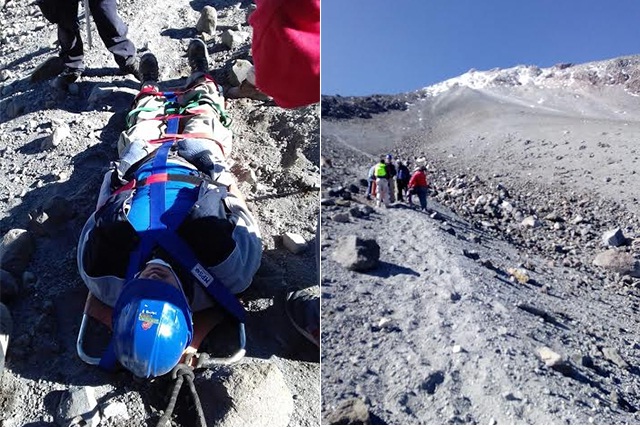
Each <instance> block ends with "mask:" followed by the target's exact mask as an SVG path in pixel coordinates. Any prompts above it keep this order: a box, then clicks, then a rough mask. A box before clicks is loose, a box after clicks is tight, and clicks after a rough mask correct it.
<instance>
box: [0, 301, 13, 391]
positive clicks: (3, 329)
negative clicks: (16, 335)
mask: <svg viewBox="0 0 640 427" xmlns="http://www.w3.org/2000/svg"><path fill="white" fill-rule="evenodd" d="M12 329H13V322H12V321H11V313H9V309H8V308H7V306H6V305H4V304H2V303H0V378H2V371H3V370H4V359H5V357H6V356H7V347H8V346H9V336H10V335H11V330H12Z"/></svg>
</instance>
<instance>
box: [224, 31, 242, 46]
mask: <svg viewBox="0 0 640 427" xmlns="http://www.w3.org/2000/svg"><path fill="white" fill-rule="evenodd" d="M248 37H249V34H248V33H245V32H244V31H233V30H225V31H224V32H223V33H222V36H221V39H222V44H223V45H225V46H226V47H227V48H229V49H235V48H237V47H238V46H240V45H241V44H242V43H244V42H245V40H247V38H248Z"/></svg>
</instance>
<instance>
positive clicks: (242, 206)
mask: <svg viewBox="0 0 640 427" xmlns="http://www.w3.org/2000/svg"><path fill="white" fill-rule="evenodd" d="M75 3H76V4H75V5H74V6H73V7H70V8H69V9H68V10H67V9H65V8H61V9H57V10H56V9H55V8H53V6H51V5H52V4H53V3H51V2H45V1H41V2H39V3H38V4H39V5H40V6H41V8H42V10H43V12H45V16H46V17H47V19H50V20H51V21H52V22H54V23H57V24H58V35H59V38H60V53H59V59H60V60H61V62H62V64H63V67H62V69H59V70H55V69H52V70H50V71H51V74H53V75H51V77H53V76H55V75H57V77H55V79H54V80H53V82H54V83H53V85H52V86H54V87H56V88H58V89H67V88H68V87H69V85H70V84H71V83H73V82H75V81H76V80H77V79H78V78H80V77H81V75H82V73H83V70H84V66H83V48H82V40H81V38H80V33H79V30H78V27H79V25H78V21H77V17H76V15H77V2H75ZM256 3H257V6H258V7H257V10H256V11H255V12H254V13H253V14H252V16H251V20H250V23H251V24H252V25H253V27H254V35H253V44H252V53H253V58H254V61H255V75H256V84H257V85H259V87H260V89H261V90H264V91H265V92H266V93H267V94H268V95H270V96H271V97H272V98H273V100H274V102H275V103H276V104H277V105H279V106H281V107H283V108H294V107H301V106H304V105H308V104H312V103H315V102H318V101H319V97H320V91H319V31H320V28H319V0H308V1H305V2H303V3H304V5H305V7H303V8H301V7H300V3H298V2H295V1H289V2H282V1H270V0H259V1H256ZM44 4H47V5H49V6H51V7H50V8H49V9H47V8H46V7H44V8H43V7H42V5H44ZM85 4H86V3H85ZM88 4H89V8H90V11H91V13H92V15H93V16H94V19H95V20H96V24H97V28H98V32H99V34H100V36H101V38H102V39H103V42H104V44H105V46H106V47H107V48H108V49H109V50H110V51H111V53H112V54H113V55H114V58H115V60H116V62H117V63H118V65H119V67H120V71H121V73H122V74H132V75H134V76H135V77H136V78H138V79H139V80H140V82H141V87H140V93H139V94H138V95H137V97H136V98H135V101H134V105H133V106H132V109H131V111H130V112H129V114H128V115H127V126H126V129H125V130H124V131H123V132H122V134H121V135H120V138H119V140H118V144H117V148H118V157H119V160H118V161H117V162H114V163H113V165H112V168H111V169H110V170H109V171H108V172H107V173H106V174H105V176H104V179H103V183H102V186H101V188H100V193H99V196H98V202H97V206H96V210H95V212H94V213H93V214H92V215H91V216H90V217H89V219H88V220H87V222H86V224H85V226H84V228H83V230H82V232H81V235H80V239H79V244H78V246H77V264H78V270H79V273H80V276H81V278H82V280H83V281H84V283H85V284H86V286H87V287H88V289H89V291H90V293H89V297H88V299H87V304H86V306H85V317H84V318H83V326H82V327H81V333H80V336H81V334H82V333H83V331H84V323H85V320H84V319H85V318H86V317H87V316H91V317H93V318H95V319H96V320H98V321H100V322H102V323H104V324H105V325H106V326H107V327H108V328H110V329H111V330H112V336H111V342H110V344H109V346H108V347H107V348H106V350H105V351H104V353H103V354H102V355H101V356H100V357H99V358H95V357H89V356H87V355H86V354H85V353H84V351H83V350H81V338H80V336H79V341H78V353H79V355H80V357H81V358H82V359H83V360H84V361H86V362H88V361H90V360H92V361H95V364H99V365H100V366H101V367H103V368H106V369H109V370H111V369H113V368H114V367H115V366H116V364H118V363H119V364H120V365H121V366H122V367H124V368H126V369H127V370H129V371H130V372H132V373H133V374H134V375H136V376H137V377H142V378H149V377H156V376H160V375H164V374H167V373H169V372H171V371H172V369H174V368H175V367H176V366H177V365H178V364H180V363H187V364H189V361H191V360H192V359H193V358H192V357H190V356H191V355H195V354H196V352H197V351H198V345H199V344H200V343H201V342H202V340H203V339H204V338H205V335H207V333H208V332H209V331H210V330H212V329H213V327H215V326H216V325H217V324H218V323H220V320H221V318H222V316H224V315H227V316H230V317H231V318H234V319H235V320H237V322H238V324H240V325H241V328H240V331H241V334H242V338H241V340H240V341H241V345H242V346H244V317H245V312H244V308H243V306H242V304H241V302H240V300H239V299H238V298H237V294H239V293H240V292H242V291H244V290H245V289H246V288H247V287H248V286H249V285H250V284H251V282H252V279H253V276H254V274H255V273H256V271H257V269H258V267H259V266H260V262H261V257H262V241H261V236H260V230H259V227H258V225H257V221H256V219H255V218H254V217H253V215H252V213H251V211H250V210H249V209H248V207H247V205H246V203H245V201H244V197H243V195H242V194H241V193H240V191H239V189H238V187H237V185H236V184H235V178H234V177H233V176H232V175H231V173H230V168H229V165H228V162H227V160H228V158H229V155H230V153H231V150H232V138H233V134H232V130H231V127H230V124H231V118H230V117H229V115H228V113H227V111H226V108H225V107H226V102H225V99H224V97H223V95H222V88H221V86H220V85H219V84H218V83H216V82H215V81H214V80H213V78H212V77H211V76H210V74H209V58H208V48H207V45H206V44H205V43H204V42H203V41H202V40H200V39H193V40H192V41H191V43H190V44H189V47H188V49H187V57H188V63H189V66H190V68H191V75H190V76H189V78H188V79H187V81H186V84H185V86H184V87H182V88H180V89H177V90H176V89H172V90H170V91H163V90H161V89H160V84H159V82H158V80H159V74H160V72H159V64H158V61H157V59H156V57H155V56H154V55H153V53H151V52H149V53H146V54H145V55H143V56H142V58H140V59H138V58H137V57H136V56H135V48H134V47H133V44H132V43H131V42H130V40H129V39H128V38H127V36H126V33H127V26H126V25H125V24H124V23H123V22H122V20H121V19H120V18H119V16H118V14H117V11H116V2H115V0H89V1H88ZM67 26H68V27H69V29H67ZM276 53H277V55H276ZM283 76H284V77H283ZM287 76H291V78H288V77H287ZM316 287H317V285H316ZM301 291H305V289H302V290H301ZM314 294H315V293H314V292H313V291H311V292H299V291H295V292H294V291H292V292H290V293H289V295H288V297H287V313H288V314H289V316H290V318H291V320H292V321H293V323H294V326H295V327H296V328H297V329H298V330H299V331H300V332H301V333H302V334H303V335H304V336H306V337H307V338H308V339H309V340H311V341H312V342H313V343H314V344H316V345H317V346H319V309H320V306H319V299H318V298H315V297H314ZM0 309H1V310H0V315H1V316H0V374H1V372H2V367H3V362H4V355H5V353H6V350H7V344H8V340H9V334H10V333H9V331H10V326H11V325H10V321H11V317H10V315H9V313H8V310H7V309H6V307H5V306H4V305H0ZM6 319H8V320H6ZM243 352H244V350H243ZM242 354H244V353H242ZM195 362H197V360H195V361H194V363H195ZM89 363H91V362H89Z"/></svg>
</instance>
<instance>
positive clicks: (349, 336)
mask: <svg viewBox="0 0 640 427" xmlns="http://www.w3.org/2000/svg"><path fill="white" fill-rule="evenodd" d="M636 62H637V59H635V58H631V59H629V58H627V59H625V58H623V59H621V60H620V61H619V60H611V61H604V62H602V63H595V64H585V65H581V66H575V68H574V67H569V68H565V69H563V70H560V71H562V72H565V73H568V72H569V71H566V70H571V68H574V70H573V71H576V70H577V71H581V70H582V71H584V70H589V69H592V68H593V69H602V70H612V69H616V64H627V65H628V66H629V67H631V65H630V64H635V63H636ZM627 65H625V66H627ZM507 71H508V70H507ZM560 71H559V72H558V75H559V76H562V75H563V74H562V73H561V72H560ZM577 71H576V73H577ZM582 71H581V72H582ZM491 73H493V74H492V75H493V76H501V75H505V74H507V75H509V74H510V73H511V74H513V73H512V72H504V73H503V71H502V70H494V71H492V72H491ZM516 74H518V73H516ZM534 74H535V73H534ZM518 75H520V74H518ZM577 75H578V77H579V75H580V74H579V73H577ZM630 75H631V74H630ZM548 79H551V80H553V77H549V78H548ZM548 79H546V80H544V82H545V83H548V85H544V86H543V85H542V83H539V84H538V85H536V84H534V83H526V84H520V83H523V82H524V79H522V80H517V81H515V80H513V79H498V80H496V79H493V80H491V79H489V78H487V79H484V80H482V81H483V82H484V83H483V84H469V85H463V84H458V85H453V84H451V85H444V84H443V85H439V86H438V85H437V86H436V88H427V89H424V90H422V91H419V92H417V93H414V94H404V95H402V96H401V97H400V98H398V99H406V98H407V97H411V96H415V97H416V98H415V100H414V101H412V102H409V104H408V106H407V109H406V110H405V111H385V112H381V113H379V114H375V115H372V116H371V118H369V119H362V118H358V117H351V118H349V119H340V120H338V119H336V118H335V117H332V116H324V115H323V120H322V146H323V157H325V158H327V159H329V160H330V164H331V166H332V167H328V166H325V167H323V171H322V172H323V174H322V180H323V189H325V193H324V194H323V197H324V198H325V202H324V203H325V206H323V210H322V230H323V236H322V242H321V244H322V248H323V255H322V274H323V282H322V286H323V341H322V364H323V366H322V383H323V388H322V393H323V400H322V414H323V419H325V420H332V419H336V417H337V416H338V418H339V416H340V415H345V411H346V410H345V406H344V403H345V402H346V401H349V400H350V399H357V400H359V401H361V402H363V404H364V405H365V407H366V408H367V409H368V410H369V416H370V417H371V419H372V420H376V421H378V422H384V423H388V424H443V423H481V424H493V423H500V424H503V423H530V424H560V423H562V424H564V423H581V424H587V423H611V424H617V423H637V422H638V418H637V417H638V415H637V414H638V408H639V405H640V388H639V387H638V385H639V384H640V382H638V374H639V371H638V366H639V365H640V353H638V348H639V344H638V341H637V332H638V330H639V327H640V324H638V309H639V307H640V305H639V304H640V292H638V286H639V285H640V282H638V279H637V273H635V275H636V277H632V275H629V274H628V272H627V273H624V274H619V273H616V272H614V271H612V270H607V269H603V268H600V267H598V266H595V265H594V264H593V261H594V259H595V258H596V256H597V255H598V254H601V253H602V252H603V251H605V250H606V249H608V248H609V247H608V246H607V244H605V243H603V240H602V236H603V234H604V233H605V232H607V231H608V230H611V229H613V228H615V227H620V228H621V229H622V232H623V233H624V236H625V237H626V238H627V239H628V240H627V241H626V245H623V246H621V247H619V248H618V249H617V252H616V254H617V256H619V257H620V258H619V259H622V258H625V257H626V258H625V259H629V258H630V260H631V261H630V262H631V263H632V264H635V266H638V261H637V259H638V248H639V247H640V220H639V218H638V214H639V213H640V211H639V210H638V207H637V203H635V201H636V200H635V198H636V197H637V195H636V194H637V191H635V190H634V189H635V188H637V186H638V184H639V183H640V180H638V178H637V174H636V173H635V171H634V169H635V167H636V166H635V162H636V160H637V158H636V146H637V145H636V143H635V141H637V136H640V135H638V130H639V128H638V122H639V119H640V110H638V108H637V107H636V106H635V104H634V102H635V100H636V99H637V98H636V96H635V94H633V93H631V92H632V90H631V89H632V87H633V85H631V84H630V83H629V84H627V83H624V82H622V83H611V82H610V81H608V80H607V81H606V82H605V79H602V81H600V80H597V81H596V83H594V84H590V83H589V84H586V83H585V80H581V79H580V78H575V76H574V78H573V79H571V78H566V79H565V78H562V79H561V80H559V81H557V82H549V81H548ZM454 80H455V79H454ZM462 80H464V79H462V78H460V79H458V82H460V81H462ZM628 80H629V79H628ZM487 82H489V83H487ZM562 82H564V83H566V84H564V83H562ZM469 86H473V87H469ZM442 87H445V89H444V90H441V89H442ZM436 89H437V90H436ZM541 99H542V100H543V102H540V103H538V102H537V101H538V100H541ZM350 102H352V103H354V104H357V100H355V99H351V100H350ZM389 152H390V153H394V154H396V155H397V156H398V157H399V158H402V159H407V158H409V159H413V156H417V155H420V154H422V153H424V154H425V155H426V156H427V158H428V161H429V171H428V179H429V182H430V185H431V195H430V198H429V206H430V208H431V209H432V210H433V212H434V214H433V215H425V214H423V213H420V212H417V211H413V210H410V209H407V207H406V205H404V204H396V205H395V206H394V207H393V208H390V209H376V212H374V213H372V214H370V215H368V216H358V215H354V214H353V213H350V212H354V208H357V207H359V206H361V205H362V204H365V203H369V202H367V201H366V200H365V199H364V196H363V194H362V192H363V191H364V190H365V189H364V187H361V186H360V183H359V180H360V179H361V178H365V177H366V174H367V171H368V169H369V167H370V165H371V164H373V162H374V161H375V159H376V158H377V155H379V154H384V153H389ZM353 185H355V186H356V187H354V186H353ZM355 188H359V191H358V192H357V193H354V192H353V190H354V189H355ZM328 189H330V190H331V192H329V191H326V190H328ZM345 189H347V190H348V191H349V195H347V196H346V197H345V196H344V194H345ZM341 195H342V196H341ZM341 198H345V199H351V200H350V201H349V202H348V204H350V206H349V207H344V205H345V204H347V203H346V202H345V201H340V202H339V203H338V200H339V199H341ZM330 200H333V205H332V203H331V202H330ZM339 213H348V214H349V215H350V218H349V221H348V222H344V218H343V217H341V216H340V215H338V214H339ZM352 234H354V235H357V236H361V237H369V238H375V239H376V240H377V242H378V244H379V245H380V247H381V251H380V252H381V256H380V265H379V266H378V267H377V268H376V269H374V270H372V271H370V272H368V273H355V272H351V271H347V270H345V269H344V268H343V267H342V266H341V265H340V264H338V263H337V262H336V260H335V259H334V257H333V255H332V254H333V251H334V250H335V248H336V247H337V246H338V243H339V242H340V240H341V239H342V238H343V237H344V236H346V235H352ZM545 348H547V349H550V350H551V351H552V352H553V353H555V354H556V355H557V357H559V358H560V360H558V361H557V362H555V363H556V364H555V365H554V363H552V362H545V360H544V357H548V354H550V353H548V350H546V349H545ZM553 357H556V356H553ZM547 360H549V359H547Z"/></svg>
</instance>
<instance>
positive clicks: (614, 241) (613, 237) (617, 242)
mask: <svg viewBox="0 0 640 427" xmlns="http://www.w3.org/2000/svg"><path fill="white" fill-rule="evenodd" d="M602 242H603V243H604V244H605V245H607V246H613V247H618V246H622V245H624V244H625V243H626V242H627V239H626V238H625V237H624V234H622V230H621V229H620V227H617V228H614V229H612V230H608V231H606V232H605V233H604V234H603V235H602Z"/></svg>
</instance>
